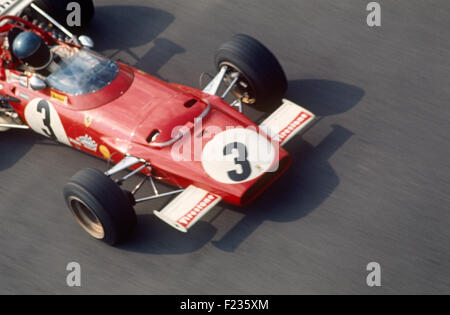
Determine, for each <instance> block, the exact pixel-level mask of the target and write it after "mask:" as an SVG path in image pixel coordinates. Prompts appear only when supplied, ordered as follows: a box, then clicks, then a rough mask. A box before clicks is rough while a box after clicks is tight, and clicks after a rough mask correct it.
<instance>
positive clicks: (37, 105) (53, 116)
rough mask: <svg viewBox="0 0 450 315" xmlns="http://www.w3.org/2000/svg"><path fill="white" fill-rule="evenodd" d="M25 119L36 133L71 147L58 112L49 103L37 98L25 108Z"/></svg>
mask: <svg viewBox="0 0 450 315" xmlns="http://www.w3.org/2000/svg"><path fill="white" fill-rule="evenodd" d="M25 119H26V121H27V123H28V125H29V126H30V128H31V129H33V130H34V131H35V132H37V133H39V134H41V135H44V136H46V137H48V138H50V139H53V140H56V141H59V142H61V143H64V144H66V145H68V146H70V141H69V139H68V138H67V135H66V131H65V130H64V126H63V124H62V122H61V119H60V118H59V115H58V112H57V111H56V109H55V108H54V107H53V104H52V103H50V102H49V101H47V100H45V99H42V98H36V99H34V100H32V101H31V102H29V103H28V105H27V107H26V108H25Z"/></svg>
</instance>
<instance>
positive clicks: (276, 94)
mask: <svg viewBox="0 0 450 315" xmlns="http://www.w3.org/2000/svg"><path fill="white" fill-rule="evenodd" d="M215 62H216V66H217V69H220V68H221V67H222V66H228V69H229V71H228V73H227V75H228V80H227V81H231V80H232V79H231V78H230V76H231V75H232V74H233V73H236V72H237V73H239V75H240V79H239V81H238V83H237V85H236V87H235V88H234V89H233V94H234V95H235V96H236V97H237V98H240V99H241V100H242V102H243V103H245V104H249V105H252V104H253V105H255V106H266V105H278V104H280V103H281V99H282V98H283V96H284V94H285V93H286V90H287V85H288V84H287V79H286V75H285V73H284V70H283V68H282V67H281V65H280V63H279V61H278V60H277V58H276V57H275V56H274V55H273V53H272V52H270V50H269V49H268V48H267V47H265V46H264V45H263V44H261V43H260V42H259V41H257V40H256V39H254V38H252V37H250V36H248V35H243V34H239V35H235V36H234V37H233V38H232V39H231V40H230V41H229V42H227V43H225V44H223V45H222V46H221V47H220V48H219V50H218V52H217V54H216V57H215Z"/></svg>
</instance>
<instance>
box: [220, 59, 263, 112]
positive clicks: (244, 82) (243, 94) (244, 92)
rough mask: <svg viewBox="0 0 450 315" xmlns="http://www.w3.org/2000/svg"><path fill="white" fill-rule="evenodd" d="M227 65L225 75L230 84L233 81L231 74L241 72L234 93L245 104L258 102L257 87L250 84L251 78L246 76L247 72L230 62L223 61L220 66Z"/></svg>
mask: <svg viewBox="0 0 450 315" xmlns="http://www.w3.org/2000/svg"><path fill="white" fill-rule="evenodd" d="M223 66H227V67H228V71H227V73H226V75H225V81H226V82H227V83H228V84H230V83H231V82H232V81H233V78H232V77H231V74H232V73H234V72H238V73H239V81H238V82H237V83H236V86H235V87H234V88H233V89H232V90H231V93H233V95H234V96H235V97H236V98H238V99H240V100H241V101H242V102H243V103H245V104H254V103H256V94H255V89H254V88H253V86H252V85H251V84H250V80H248V78H247V77H246V76H245V74H244V73H243V72H242V71H241V70H240V69H239V68H238V67H236V66H235V65H233V64H232V63H229V62H222V63H221V64H220V66H219V68H221V67H223Z"/></svg>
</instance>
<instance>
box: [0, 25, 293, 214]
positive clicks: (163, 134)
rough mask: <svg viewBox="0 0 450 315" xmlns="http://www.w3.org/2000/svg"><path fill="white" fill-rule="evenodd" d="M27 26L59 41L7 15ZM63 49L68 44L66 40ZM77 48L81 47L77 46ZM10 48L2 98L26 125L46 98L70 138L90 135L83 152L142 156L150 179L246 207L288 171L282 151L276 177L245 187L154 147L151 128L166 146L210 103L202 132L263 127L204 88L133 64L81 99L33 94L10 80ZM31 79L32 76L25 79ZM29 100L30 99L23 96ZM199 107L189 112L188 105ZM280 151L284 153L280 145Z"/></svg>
mask: <svg viewBox="0 0 450 315" xmlns="http://www.w3.org/2000/svg"><path fill="white" fill-rule="evenodd" d="M3 19H11V20H14V21H17V22H20V23H23V24H25V25H26V28H27V29H28V30H29V29H33V30H34V31H35V32H37V33H39V34H40V35H41V36H42V37H43V38H44V39H45V40H46V41H47V43H49V44H57V43H58V42H57V41H56V40H55V39H53V38H52V37H51V36H50V35H49V34H45V32H44V31H42V30H40V29H38V28H37V27H35V26H33V25H31V24H29V23H27V22H26V21H24V20H22V19H20V18H17V17H2V18H1V19H0V21H1V20H3ZM11 27H17V25H15V24H14V25H12V24H6V25H5V26H3V27H1V28H0V42H3V40H4V38H5V36H6V34H7V32H8V31H9V29H10V28H11ZM60 44H63V43H60ZM74 47H75V46H74ZM8 53H9V52H8V51H7V50H5V49H2V57H3V58H2V60H1V61H0V62H1V64H0V85H2V86H3V89H1V90H0V93H1V94H2V95H9V96H14V97H16V98H18V99H21V101H22V102H21V103H12V104H11V105H12V106H13V107H14V109H15V111H16V112H17V113H18V115H19V116H20V118H21V119H22V120H23V121H24V122H25V123H27V124H28V122H27V120H26V117H25V108H26V106H27V104H28V103H29V102H30V100H33V99H36V98H42V99H46V100H48V101H49V102H50V103H51V104H52V105H53V107H54V108H55V110H56V111H57V113H58V115H59V118H60V120H61V123H62V125H63V127H64V130H65V133H66V135H67V137H68V139H71V140H74V139H77V138H79V137H83V136H85V135H88V136H89V137H91V138H92V140H93V141H95V143H96V144H97V149H96V150H95V151H93V150H92V149H88V148H86V147H84V146H83V145H81V144H80V143H78V144H77V142H78V141H71V143H70V144H71V145H72V146H73V147H74V148H77V149H79V150H81V151H84V152H86V153H89V154H91V155H94V156H97V157H99V158H102V159H107V158H110V159H111V160H112V161H113V162H114V163H118V162H120V161H121V160H122V159H123V158H124V156H125V155H126V154H128V155H131V156H136V157H139V158H141V159H143V160H145V161H147V162H149V163H151V165H152V171H151V174H150V171H149V170H148V169H145V170H144V171H143V173H144V174H145V175H152V176H154V177H156V178H158V179H160V180H162V181H163V182H166V183H169V184H172V185H175V186H182V187H187V186H189V185H195V186H197V187H200V188H203V189H205V190H207V191H209V192H212V193H214V194H217V195H219V196H221V197H222V198H223V200H225V201H226V202H229V203H232V204H236V205H245V204H247V203H249V202H250V201H252V200H253V199H254V198H256V197H257V196H258V195H259V194H260V193H261V192H262V191H263V190H264V189H265V188H267V187H268V186H269V185H270V184H271V183H272V182H273V181H275V180H276V179H277V178H278V177H279V175H281V174H282V173H283V172H284V171H285V170H286V169H287V167H288V166H289V164H290V158H289V156H288V154H287V153H286V151H284V150H283V149H282V148H279V157H278V159H279V160H277V161H276V162H277V163H279V164H280V166H279V169H278V171H277V172H275V173H266V174H265V175H263V176H261V177H259V178H257V179H254V180H251V181H248V182H245V183H240V184H223V183H220V182H217V181H215V180H214V179H213V178H211V177H209V176H208V174H206V172H205V171H204V169H203V167H202V163H201V162H200V161H174V160H173V158H172V155H171V149H172V147H171V146H169V147H165V148H155V147H151V146H150V145H149V142H148V140H149V139H148V138H149V136H150V135H151V134H152V132H153V131H155V130H158V131H159V132H160V136H159V137H158V139H157V141H158V142H165V141H168V140H170V139H171V138H172V137H173V134H172V131H173V129H174V127H176V126H186V127H188V128H190V129H191V132H192V133H193V132H194V130H193V129H194V128H193V122H194V118H196V117H198V116H199V115H200V114H201V113H202V112H203V111H204V110H205V109H206V107H207V103H208V102H209V104H210V105H211V110H210V112H209V114H208V115H207V116H206V117H205V118H203V121H202V124H203V129H205V128H207V127H208V126H215V127H220V128H223V130H225V128H226V127H228V128H229V127H230V126H235V127H244V128H246V127H249V126H252V127H254V128H256V129H258V127H257V125H255V124H254V123H253V122H252V121H251V120H250V119H248V118H247V117H246V116H244V115H243V114H241V113H239V112H238V111H237V110H235V109H234V108H232V107H231V106H230V105H229V104H228V103H226V102H225V101H223V100H222V99H221V98H219V97H217V96H212V95H209V94H206V93H204V92H202V91H200V90H197V89H193V88H190V87H186V86H183V85H178V84H170V83H166V82H163V81H161V80H159V79H157V78H155V77H153V76H150V75H148V74H145V73H143V72H142V71H139V70H137V69H134V68H133V67H130V66H128V65H125V64H122V63H118V65H119V67H120V71H119V74H118V76H117V77H116V79H115V80H114V81H113V82H112V83H111V84H110V85H109V86H107V87H106V88H104V89H102V90H100V91H98V92H95V93H92V94H89V95H83V96H73V95H66V94H64V93H61V92H59V91H54V90H52V89H51V88H50V87H48V88H46V89H44V90H41V91H34V90H32V89H31V88H29V84H27V85H28V87H25V86H24V84H20V83H19V82H11V81H10V80H7V75H6V71H9V72H10V73H14V74H16V75H22V76H24V73H22V72H20V71H17V70H16V68H15V67H16V66H17V65H13V64H7V63H5V58H7V57H8V56H7V55H8ZM30 77H31V76H30V74H29V73H28V74H27V78H28V79H29V78H30ZM24 96H26V97H25V98H24ZM193 99H195V100H196V101H197V102H196V103H195V104H194V105H193V106H192V107H187V106H186V104H190V101H192V100H193ZM195 136H199V137H203V139H202V142H203V144H206V143H207V142H208V141H210V139H211V136H210V135H202V132H201V131H200V133H199V134H197V135H195V134H194V137H195ZM277 149H278V148H277Z"/></svg>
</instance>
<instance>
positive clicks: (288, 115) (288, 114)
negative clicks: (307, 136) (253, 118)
mask: <svg viewBox="0 0 450 315" xmlns="http://www.w3.org/2000/svg"><path fill="white" fill-rule="evenodd" d="M315 118H316V116H315V115H314V114H313V113H311V112H310V111H308V110H306V109H304V108H303V107H301V106H299V105H297V104H295V103H293V102H291V101H289V100H286V99H284V100H283V105H281V106H280V107H279V108H278V109H277V110H276V111H275V112H274V113H273V114H272V115H270V117H269V118H267V119H266V120H265V121H264V122H263V123H262V124H261V125H260V126H259V127H260V128H261V129H262V130H263V131H264V132H266V133H267V134H268V135H269V136H270V137H271V138H272V139H274V140H279V142H280V143H281V145H285V144H286V143H287V142H288V141H289V140H291V139H292V138H293V137H294V136H295V135H297V134H300V133H301V132H304V131H306V129H307V128H308V127H309V126H310V125H311V124H312V123H313V122H314V120H315Z"/></svg>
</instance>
